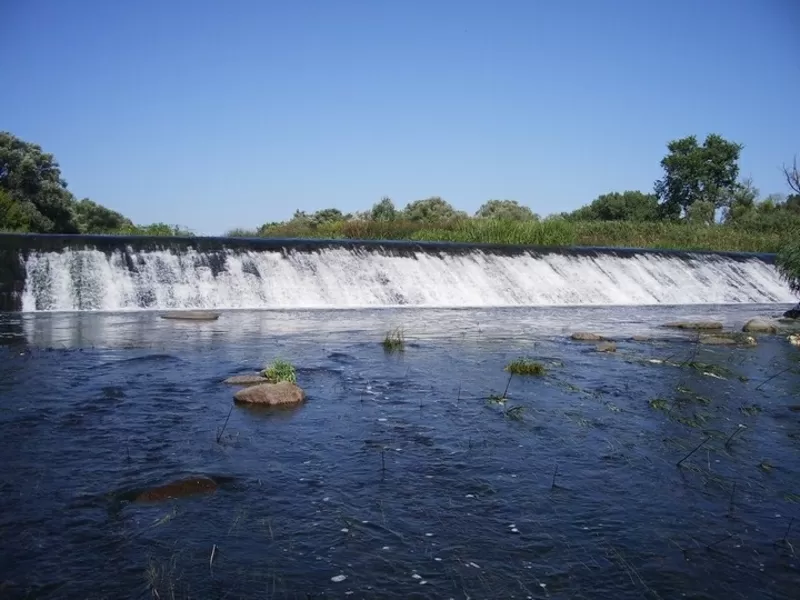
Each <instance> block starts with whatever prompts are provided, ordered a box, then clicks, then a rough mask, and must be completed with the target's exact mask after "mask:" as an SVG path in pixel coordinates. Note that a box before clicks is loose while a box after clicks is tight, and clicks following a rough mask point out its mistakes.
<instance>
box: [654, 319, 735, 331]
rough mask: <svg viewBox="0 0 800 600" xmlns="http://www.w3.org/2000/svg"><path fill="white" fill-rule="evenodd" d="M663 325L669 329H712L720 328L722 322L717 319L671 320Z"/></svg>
mask: <svg viewBox="0 0 800 600" xmlns="http://www.w3.org/2000/svg"><path fill="white" fill-rule="evenodd" d="M664 327H669V328H671V329H694V330H712V329H722V323H720V322H719V321H673V322H672V323H665V324H664Z"/></svg>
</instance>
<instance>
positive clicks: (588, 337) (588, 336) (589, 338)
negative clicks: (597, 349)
mask: <svg viewBox="0 0 800 600" xmlns="http://www.w3.org/2000/svg"><path fill="white" fill-rule="evenodd" d="M570 337H571V338H572V339H573V340H577V341H579V342H601V341H603V336H602V335H597V334H596V333H589V332H586V331H576V332H575V333H573V334H572V335H571V336H570Z"/></svg>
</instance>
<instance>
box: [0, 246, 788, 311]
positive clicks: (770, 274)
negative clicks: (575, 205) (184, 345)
mask: <svg viewBox="0 0 800 600" xmlns="http://www.w3.org/2000/svg"><path fill="white" fill-rule="evenodd" d="M793 301H794V297H793V295H792V293H791V291H790V290H789V288H788V286H787V285H786V284H785V283H784V282H783V281H782V280H781V279H780V277H779V275H778V273H777V271H776V269H775V267H774V256H773V255H771V254H755V253H735V252H682V251H670V250H643V249H633V248H563V247H533V246H501V245H487V244H457V243H444V242H441V243H440V242H405V241H354V240H299V239H262V238H258V239H250V238H216V237H185V238H177V237H174V238H165V237H141V236H104V235H85V236H75V235H38V234H0V310H5V311H22V312H36V311H91V310H95V311H96V310H104V311H118V310H146V309H173V310H174V309H284V308H293V309H302V308H359V307H380V306H398V305H400V306H437V307H489V306H537V305H648V304H707V303H710V304H736V303H790V302H793Z"/></svg>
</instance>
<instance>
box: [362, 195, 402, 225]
mask: <svg viewBox="0 0 800 600" xmlns="http://www.w3.org/2000/svg"><path fill="white" fill-rule="evenodd" d="M369 219H370V220H371V221H394V220H396V219H397V209H396V208H395V206H394V202H392V199H391V198H389V197H387V196H384V197H383V198H381V200H380V202H376V203H375V204H373V205H372V209H371V210H370V211H369Z"/></svg>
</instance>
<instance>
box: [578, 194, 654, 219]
mask: <svg viewBox="0 0 800 600" xmlns="http://www.w3.org/2000/svg"><path fill="white" fill-rule="evenodd" d="M570 218H572V219H573V220H578V221H657V220H658V219H659V209H658V198H656V196H654V195H653V194H645V193H644V192H639V191H634V190H627V191H624V192H622V193H619V192H611V193H610V194H603V195H601V196H598V197H597V198H595V199H594V200H593V201H592V203H591V204H589V205H588V206H584V207H582V208H579V209H578V210H576V211H575V212H573V213H572V214H571V215H570Z"/></svg>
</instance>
